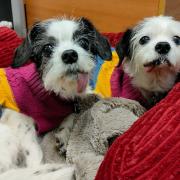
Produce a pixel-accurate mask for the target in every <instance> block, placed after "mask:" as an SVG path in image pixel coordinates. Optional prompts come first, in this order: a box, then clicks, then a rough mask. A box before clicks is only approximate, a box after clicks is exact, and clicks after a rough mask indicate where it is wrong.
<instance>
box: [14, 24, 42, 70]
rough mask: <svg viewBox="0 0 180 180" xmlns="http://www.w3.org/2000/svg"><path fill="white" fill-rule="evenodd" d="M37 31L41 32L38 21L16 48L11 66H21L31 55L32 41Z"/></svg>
mask: <svg viewBox="0 0 180 180" xmlns="http://www.w3.org/2000/svg"><path fill="white" fill-rule="evenodd" d="M39 33H41V28H40V25H39V23H36V24H34V26H33V28H32V29H31V30H30V32H29V33H28V35H27V36H26V38H25V39H24V41H23V42H22V44H20V46H19V47H18V48H17V49H16V51H15V54H14V58H13V63H12V65H11V66H12V67H13V68H17V67H20V66H22V65H23V64H25V63H26V62H27V61H28V60H29V59H30V58H31V57H32V56H33V42H34V41H35V39H36V37H37V35H38V34H39Z"/></svg>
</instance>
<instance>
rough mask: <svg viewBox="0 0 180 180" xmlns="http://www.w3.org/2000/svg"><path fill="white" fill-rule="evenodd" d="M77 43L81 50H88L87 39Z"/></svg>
mask: <svg viewBox="0 0 180 180" xmlns="http://www.w3.org/2000/svg"><path fill="white" fill-rule="evenodd" d="M79 43H80V46H81V47H82V48H84V49H85V50H88V49H89V40H88V39H85V38H83V39H81V40H80V41H79Z"/></svg>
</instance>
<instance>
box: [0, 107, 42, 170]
mask: <svg viewBox="0 0 180 180" xmlns="http://www.w3.org/2000/svg"><path fill="white" fill-rule="evenodd" d="M1 122H2V123H4V124H6V125H7V126H8V127H9V128H11V129H12V131H13V133H14V135H15V136H16V137H17V138H18V139H19V141H20V145H21V152H22V153H23V159H22V160H23V161H24V162H19V163H20V164H24V163H25V165H26V166H28V167H33V166H36V165H39V164H40V163H41V162H42V159H43V154H42V150H41V148H40V145H39V143H38V140H37V135H36V131H35V128H34V124H33V120H32V118H30V117H28V116H26V115H24V114H21V113H18V112H15V111H12V110H9V109H6V110H5V111H4V113H3V117H2V120H1Z"/></svg>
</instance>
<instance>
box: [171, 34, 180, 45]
mask: <svg viewBox="0 0 180 180" xmlns="http://www.w3.org/2000/svg"><path fill="white" fill-rule="evenodd" d="M173 41H174V42H175V44H177V45H180V37H179V36H174V37H173Z"/></svg>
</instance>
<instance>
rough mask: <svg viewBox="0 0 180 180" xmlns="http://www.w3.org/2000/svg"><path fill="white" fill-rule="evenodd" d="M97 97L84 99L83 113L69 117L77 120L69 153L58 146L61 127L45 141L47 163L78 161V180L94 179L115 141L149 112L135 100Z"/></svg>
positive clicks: (48, 135) (69, 145)
mask: <svg viewBox="0 0 180 180" xmlns="http://www.w3.org/2000/svg"><path fill="white" fill-rule="evenodd" d="M95 99H96V98H94V97H93V96H92V97H90V98H87V99H83V100H82V102H80V104H81V113H80V114H72V115H70V116H69V117H67V118H66V119H65V121H67V120H68V121H69V120H70V121H74V126H73V128H72V130H71V132H70V136H69V137H68V144H67V147H66V155H64V156H63V155H62V154H59V153H58V151H57V148H56V141H57V138H58V136H59V133H60V129H57V130H55V131H53V132H50V133H48V134H47V135H46V136H45V137H44V138H43V140H42V143H41V145H42V148H43V150H44V159H45V162H47V163H62V162H67V163H71V164H74V165H75V167H76V172H75V179H77V180H93V179H94V177H95V175H96V172H97V169H98V167H99V165H100V163H101V161H102V160H103V157H104V154H105V153H106V151H107V149H108V147H109V146H110V145H111V143H112V142H113V140H114V139H115V138H116V137H117V136H119V135H121V134H123V133H124V132H125V131H126V130H127V129H128V128H129V127H130V126H131V125H132V124H133V123H134V122H135V121H136V119H137V118H138V117H139V116H141V115H142V114H143V113H144V112H145V109H144V108H143V107H142V106H141V105H140V104H139V103H137V102H135V101H132V100H128V99H123V98H111V99H104V100H100V101H98V102H96V100H95ZM91 106H92V107H91Z"/></svg>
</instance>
